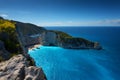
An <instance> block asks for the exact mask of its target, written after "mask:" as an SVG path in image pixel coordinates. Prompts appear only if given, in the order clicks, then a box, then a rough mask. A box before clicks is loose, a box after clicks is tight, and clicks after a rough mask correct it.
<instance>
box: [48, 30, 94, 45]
mask: <svg viewBox="0 0 120 80" xmlns="http://www.w3.org/2000/svg"><path fill="white" fill-rule="evenodd" d="M50 31H52V32H55V33H56V34H57V35H59V36H60V39H61V41H62V42H63V43H66V44H75V43H76V44H78V45H80V44H82V43H84V44H85V45H86V46H90V45H92V44H94V43H93V42H91V41H89V40H86V39H84V38H75V37H72V36H71V35H69V34H67V33H65V32H62V31H56V30H50Z"/></svg>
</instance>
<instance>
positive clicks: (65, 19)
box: [0, 0, 120, 26]
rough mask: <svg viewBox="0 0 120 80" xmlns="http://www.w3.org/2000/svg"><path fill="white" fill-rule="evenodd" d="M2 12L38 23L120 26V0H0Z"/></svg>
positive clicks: (7, 16)
mask: <svg viewBox="0 0 120 80" xmlns="http://www.w3.org/2000/svg"><path fill="white" fill-rule="evenodd" d="M0 16H2V17H4V18H5V19H10V20H16V21H21V22H25V23H33V24H36V25H39V26H120V0H0Z"/></svg>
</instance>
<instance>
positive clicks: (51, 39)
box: [41, 30, 102, 50]
mask: <svg viewBox="0 0 120 80" xmlns="http://www.w3.org/2000/svg"><path fill="white" fill-rule="evenodd" d="M41 39H42V42H41V43H42V45H44V46H59V47H63V48H67V49H97V50H99V49H102V47H101V46H100V44H99V43H98V42H92V41H89V40H86V39H84V38H76V37H72V36H71V35H69V34H67V33H64V32H61V31H52V30H51V31H49V30H48V31H46V32H45V33H43V34H42V38H41Z"/></svg>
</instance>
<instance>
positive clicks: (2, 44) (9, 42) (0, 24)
mask: <svg viewBox="0 0 120 80" xmlns="http://www.w3.org/2000/svg"><path fill="white" fill-rule="evenodd" d="M18 23H19V22H18ZM15 24H16V23H15V21H10V20H5V19H3V18H0V62H1V63H0V80H46V77H45V74H44V73H43V71H42V69H41V68H37V67H36V66H35V62H34V60H33V59H32V58H31V57H30V56H29V55H28V54H27V52H28V49H27V48H25V45H24V43H25V41H24V39H25V37H24V35H23V34H26V33H28V32H29V30H32V29H33V27H34V25H32V24H24V23H23V24H22V23H19V26H20V28H21V29H23V32H22V31H20V30H19V29H17V27H16V25H15ZM21 24H22V25H21ZM29 26H30V27H32V28H30V29H29ZM23 27H25V28H23ZM26 27H27V28H26ZM24 29H25V31H24ZM37 29H38V27H37ZM40 30H41V32H42V30H43V29H39V30H38V31H37V32H39V31H40ZM26 31H28V32H26ZM34 32H36V31H33V33H34ZM29 33H31V32H29ZM33 45H34V44H33ZM12 56H13V57H12ZM11 57H12V58H11ZM8 59H9V60H8ZM6 60H7V61H6Z"/></svg>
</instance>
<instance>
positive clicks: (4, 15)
mask: <svg viewBox="0 0 120 80" xmlns="http://www.w3.org/2000/svg"><path fill="white" fill-rule="evenodd" d="M0 16H1V17H3V18H7V17H8V15H7V14H0Z"/></svg>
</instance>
